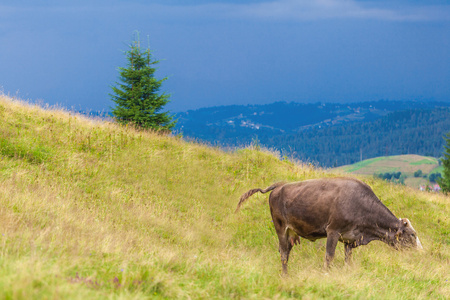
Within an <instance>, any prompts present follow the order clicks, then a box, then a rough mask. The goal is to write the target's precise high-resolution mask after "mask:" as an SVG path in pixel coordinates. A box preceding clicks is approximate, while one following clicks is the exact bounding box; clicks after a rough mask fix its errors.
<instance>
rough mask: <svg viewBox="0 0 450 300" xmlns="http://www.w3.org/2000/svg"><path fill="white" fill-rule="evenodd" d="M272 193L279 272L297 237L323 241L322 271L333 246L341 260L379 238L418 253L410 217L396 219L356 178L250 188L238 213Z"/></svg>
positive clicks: (271, 209)
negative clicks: (254, 198) (340, 246)
mask: <svg viewBox="0 0 450 300" xmlns="http://www.w3.org/2000/svg"><path fill="white" fill-rule="evenodd" d="M269 191H272V192H271V193H270V197H269V206H270V213H271V214H272V220H273V224H274V225H275V230H276V232H277V234H278V239H279V243H280V247H279V251H280V254H281V263H282V267H283V273H285V274H286V273H287V263H288V259H289V253H290V251H291V249H292V247H293V246H294V244H299V243H300V237H302V238H305V239H307V240H310V241H315V240H317V239H320V238H325V237H326V238H327V245H326V255H325V267H326V268H328V267H329V265H330V263H331V261H332V260H333V258H334V252H335V250H336V245H337V242H338V241H340V242H343V243H344V246H345V261H346V262H349V261H350V259H351V254H352V249H353V248H356V247H358V246H360V245H366V244H368V243H369V242H371V241H373V240H380V241H383V242H385V243H387V244H388V245H390V246H392V247H394V248H396V249H398V248H400V247H416V248H419V249H422V245H421V244H420V241H419V238H418V237H417V235H416V231H415V230H414V228H413V227H412V226H411V223H410V222H409V220H408V219H399V218H397V217H396V216H394V214H393V213H392V212H391V211H390V210H389V209H388V208H387V207H386V206H385V205H384V204H383V203H382V202H381V201H380V200H379V199H378V198H377V196H375V194H374V192H373V191H372V189H371V188H370V187H369V186H368V185H367V184H365V183H363V182H362V181H359V180H357V179H354V178H323V179H311V180H305V181H301V182H294V183H281V182H280V183H275V184H274V185H272V186H270V187H268V188H266V189H265V190H261V189H252V190H249V191H248V192H247V193H245V194H243V195H242V196H241V199H240V201H239V204H238V206H237V208H236V212H237V211H238V210H239V208H240V206H241V205H242V203H243V202H244V201H245V200H246V199H248V198H249V197H250V196H251V195H253V194H255V193H257V192H261V193H267V192H269Z"/></svg>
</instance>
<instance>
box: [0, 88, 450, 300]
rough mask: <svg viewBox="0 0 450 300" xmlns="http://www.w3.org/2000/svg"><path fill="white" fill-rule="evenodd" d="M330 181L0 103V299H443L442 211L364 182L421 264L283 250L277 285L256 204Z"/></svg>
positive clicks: (433, 199)
mask: <svg viewBox="0 0 450 300" xmlns="http://www.w3.org/2000/svg"><path fill="white" fill-rule="evenodd" d="M324 176H338V175H336V174H334V173H328V172H325V171H324V170H320V169H314V168H313V167H311V166H308V165H302V164H295V163H293V162H290V161H288V160H283V161H280V160H279V159H278V157H277V156H276V155H274V154H273V153H270V152H268V151H262V150H259V149H252V148H249V149H240V150H236V151H235V152H233V153H225V152H223V151H221V150H219V149H217V148H212V147H206V146H204V145H201V144H197V143H187V142H185V141H183V140H181V139H180V138H177V137H171V136H164V135H158V134H156V133H151V132H143V131H138V130H135V129H133V128H130V127H120V126H117V125H116V124H113V123H108V122H103V121H96V120H88V119H85V118H84V117H81V116H78V115H73V114H69V113H67V112H63V111H58V110H42V109H41V108H38V107H34V106H28V105H24V104H22V103H21V102H19V101H17V100H14V101H13V100H11V99H10V98H7V97H4V96H0V299H158V298H160V299H167V298H171V299H174V298H177V299H178V298H180V299H223V298H225V299H230V298H245V299H292V298H305V299H323V298H332V299H334V298H337V299H344V298H345V299H348V298H350V299H448V298H449V297H450V283H449V280H450V267H449V266H450V218H449V216H450V206H449V201H450V198H448V197H445V196H443V195H437V194H429V193H420V192H418V191H417V192H416V191H414V190H412V189H410V188H407V187H403V186H397V185H393V184H389V183H386V182H383V181H381V180H375V179H372V178H369V179H363V180H364V181H365V182H367V183H368V184H369V185H370V186H372V188H373V189H374V191H375V193H376V194H377V195H378V196H379V198H380V199H381V200H382V201H383V202H384V203H385V204H386V205H387V206H388V207H389V208H390V209H391V210H392V212H393V213H394V214H395V215H396V216H398V217H408V218H409V219H410V220H411V222H412V224H413V226H414V228H415V229H416V230H417V232H418V234H419V237H420V239H421V241H422V244H423V246H424V251H422V252H419V251H402V252H399V251H395V250H393V249H391V248H390V247H388V246H387V245H385V244H383V243H381V242H372V243H370V244H369V245H367V246H362V247H359V248H357V249H356V250H354V252H353V258H354V263H353V265H352V266H347V265H345V264H344V253H343V252H344V251H343V245H342V244H339V245H338V249H337V251H336V258H335V261H334V266H333V267H332V268H331V270H329V271H325V270H323V269H322V265H323V260H324V256H325V240H320V241H317V242H315V243H312V242H308V241H302V244H301V246H296V247H294V249H293V251H292V253H291V259H290V262H289V267H290V276H289V277H288V278H283V277H281V272H280V271H281V263H280V257H279V253H278V241H277V236H276V234H275V231H274V228H273V225H272V222H271V218H270V212H269V207H268V203H267V194H266V195H261V194H259V195H255V196H253V197H252V198H251V199H249V200H248V202H246V203H245V205H243V207H242V208H241V211H240V212H239V213H238V214H234V213H233V212H234V210H235V208H236V205H237V203H238V200H239V197H240V195H241V194H242V193H244V192H246V191H247V190H248V189H250V188H255V187H261V188H264V187H267V186H268V185H270V184H272V183H273V182H275V181H280V180H286V181H295V180H304V179H309V178H317V177H324Z"/></svg>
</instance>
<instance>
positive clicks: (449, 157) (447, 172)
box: [438, 133, 450, 193]
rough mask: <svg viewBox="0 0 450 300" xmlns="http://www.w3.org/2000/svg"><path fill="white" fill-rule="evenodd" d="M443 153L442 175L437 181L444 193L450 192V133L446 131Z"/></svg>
mask: <svg viewBox="0 0 450 300" xmlns="http://www.w3.org/2000/svg"><path fill="white" fill-rule="evenodd" d="M445 141H446V143H447V144H446V145H445V153H444V157H443V158H441V160H442V165H443V166H444V174H443V175H444V176H443V177H442V178H440V179H438V183H439V185H440V187H441V189H442V191H443V192H444V193H448V192H450V133H447V138H446V139H445Z"/></svg>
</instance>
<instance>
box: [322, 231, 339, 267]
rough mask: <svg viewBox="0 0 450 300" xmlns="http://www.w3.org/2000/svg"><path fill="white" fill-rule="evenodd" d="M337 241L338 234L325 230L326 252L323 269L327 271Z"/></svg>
mask: <svg viewBox="0 0 450 300" xmlns="http://www.w3.org/2000/svg"><path fill="white" fill-rule="evenodd" d="M338 240H339V233H338V232H336V231H331V230H327V252H326V254H325V269H327V270H328V269H329V267H330V265H331V262H332V261H333V258H334V253H335V251H336V246H337V242H338Z"/></svg>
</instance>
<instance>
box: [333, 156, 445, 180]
mask: <svg viewBox="0 0 450 300" xmlns="http://www.w3.org/2000/svg"><path fill="white" fill-rule="evenodd" d="M332 170H333V171H336V172H341V173H351V174H358V175H374V174H380V173H392V172H401V173H402V174H403V175H406V176H407V178H406V179H405V184H406V185H408V186H410V187H414V188H418V187H419V186H420V185H427V184H429V181H428V179H426V178H424V177H418V178H417V177H414V173H415V172H416V171H418V170H422V172H423V175H427V177H428V175H429V174H432V173H436V172H440V173H442V167H440V166H439V162H438V160H437V159H436V158H434V157H429V156H421V155H414V154H408V155H394V156H381V157H375V158H371V159H366V160H363V161H360V162H357V163H355V164H352V165H346V166H342V167H338V168H334V169H332Z"/></svg>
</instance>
